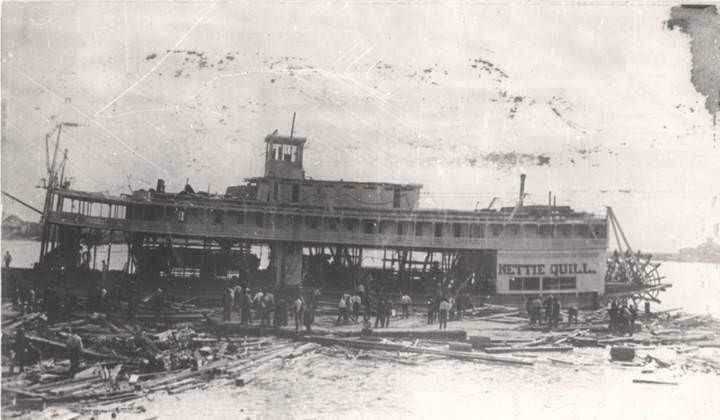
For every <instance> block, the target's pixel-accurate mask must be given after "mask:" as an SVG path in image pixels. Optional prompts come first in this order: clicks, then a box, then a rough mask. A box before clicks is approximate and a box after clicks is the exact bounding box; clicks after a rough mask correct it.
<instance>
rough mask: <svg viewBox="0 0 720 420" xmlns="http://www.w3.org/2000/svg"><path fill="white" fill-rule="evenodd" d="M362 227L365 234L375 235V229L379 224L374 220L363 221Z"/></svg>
mask: <svg viewBox="0 0 720 420" xmlns="http://www.w3.org/2000/svg"><path fill="white" fill-rule="evenodd" d="M362 226H363V233H375V227H376V226H377V223H376V222H374V221H372V220H363V221H362Z"/></svg>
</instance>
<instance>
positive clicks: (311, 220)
mask: <svg viewBox="0 0 720 420" xmlns="http://www.w3.org/2000/svg"><path fill="white" fill-rule="evenodd" d="M307 224H308V226H310V228H311V229H314V230H318V229H320V217H319V216H309V217H308V218H307Z"/></svg>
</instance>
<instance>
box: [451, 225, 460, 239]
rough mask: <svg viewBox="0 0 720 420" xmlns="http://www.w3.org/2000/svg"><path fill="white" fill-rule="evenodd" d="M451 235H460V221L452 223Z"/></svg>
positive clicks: (457, 236)
mask: <svg viewBox="0 0 720 420" xmlns="http://www.w3.org/2000/svg"><path fill="white" fill-rule="evenodd" d="M453 236H454V237H456V238H459V237H460V236H462V225H461V224H460V223H453Z"/></svg>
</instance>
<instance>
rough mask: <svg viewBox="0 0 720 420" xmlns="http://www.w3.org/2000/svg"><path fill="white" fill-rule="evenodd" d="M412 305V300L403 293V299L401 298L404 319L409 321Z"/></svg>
mask: <svg viewBox="0 0 720 420" xmlns="http://www.w3.org/2000/svg"><path fill="white" fill-rule="evenodd" d="M411 304H412V299H411V298H410V296H409V295H408V294H407V292H405V293H403V295H402V297H401V298H400V306H401V307H402V319H408V318H409V317H410V311H409V309H410V305H411Z"/></svg>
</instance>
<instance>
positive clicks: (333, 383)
mask: <svg viewBox="0 0 720 420" xmlns="http://www.w3.org/2000/svg"><path fill="white" fill-rule="evenodd" d="M6 249H7V250H10V252H11V253H12V254H13V264H12V265H13V266H23V267H30V266H32V263H33V262H35V261H36V259H37V255H38V252H39V244H38V243H37V242H33V241H7V242H3V243H2V252H3V254H4V252H5V250H6ZM102 252H105V253H106V252H107V251H106V250H103V249H102V248H101V249H99V250H98V259H100V255H101V253H102ZM126 253H127V249H126V248H125V247H124V246H118V245H113V246H112V257H111V266H112V267H113V268H120V267H122V265H123V264H124V262H125V258H126V255H127V254H126ZM103 255H106V254H103ZM661 272H662V274H663V275H665V276H666V277H667V280H666V281H668V282H671V283H673V287H672V288H671V289H669V290H668V291H667V292H665V293H662V294H661V295H660V298H661V299H662V301H663V302H662V304H660V305H655V306H654V309H656V310H657V309H663V308H666V309H669V308H676V307H682V308H684V310H685V311H686V312H690V313H695V314H708V313H709V314H712V315H714V316H715V317H718V316H720V265H718V264H702V263H681V262H665V263H663V265H662V267H661ZM490 334H491V335H492V333H490ZM702 351H704V352H718V349H702ZM712 354H713V355H714V356H715V357H718V353H712ZM547 357H553V358H557V359H565V360H568V361H573V362H574V363H576V365H567V364H558V363H556V362H553V361H551V360H549V359H548V358H547ZM607 359H608V350H607V349H599V348H576V349H575V351H573V352H572V353H570V354H557V355H555V354H553V355H538V357H537V362H536V363H535V365H534V366H532V367H515V366H501V365H493V364H484V363H474V362H466V361H454V360H432V361H425V362H422V363H421V364H419V365H417V366H412V365H404V364H397V363H392V362H385V361H377V360H361V359H347V358H345V357H330V356H326V355H323V354H310V355H306V356H304V357H301V358H298V359H291V360H285V361H283V360H282V359H278V360H276V361H274V362H273V363H274V365H273V366H272V369H270V370H269V371H268V372H266V373H265V374H263V375H259V376H258V377H257V379H255V381H253V382H251V383H250V384H249V385H247V386H245V387H235V386H233V385H225V386H218V385H214V384H212V383H211V385H210V387H209V388H208V389H205V390H193V391H187V392H184V393H181V394H178V395H168V394H162V393H161V394H155V395H153V396H151V397H150V398H151V399H152V400H150V401H149V400H139V401H138V402H137V403H136V404H137V405H142V406H144V407H145V408H146V410H147V411H146V412H145V413H143V414H141V415H138V414H130V413H122V414H120V415H119V417H120V418H142V419H145V418H152V417H153V416H157V418H160V419H165V418H167V419H203V418H205V419H210V418H212V419H233V420H235V419H245V418H248V419H265V418H271V419H274V418H283V419H284V418H293V419H305V420H309V419H363V420H364V419H376V418H378V419H514V420H521V419H522V420H524V419H532V420H537V419H538V418H553V419H572V420H577V419H583V420H590V419H613V418H614V419H620V418H622V419H625V418H632V419H635V420H639V419H648V420H660V419H673V420H676V419H711V418H720V398H718V396H720V377H718V376H717V375H715V374H701V373H685V372H683V371H681V370H678V369H675V370H669V369H663V370H662V372H660V370H658V374H661V375H664V378H665V379H668V380H673V381H677V382H678V383H679V385H678V386H669V385H644V384H635V383H633V382H632V380H633V379H634V378H638V377H642V376H643V374H642V373H641V369H642V368H640V367H637V366H635V367H624V366H621V365H618V364H610V363H608V362H607ZM96 418H97V419H104V418H108V419H109V418H110V415H109V414H101V415H99V416H96Z"/></svg>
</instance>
